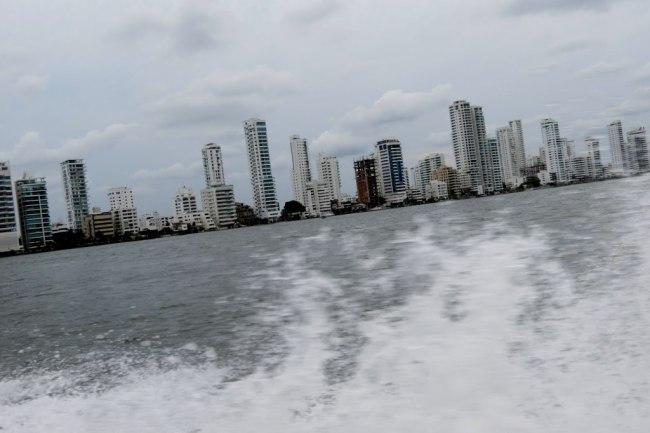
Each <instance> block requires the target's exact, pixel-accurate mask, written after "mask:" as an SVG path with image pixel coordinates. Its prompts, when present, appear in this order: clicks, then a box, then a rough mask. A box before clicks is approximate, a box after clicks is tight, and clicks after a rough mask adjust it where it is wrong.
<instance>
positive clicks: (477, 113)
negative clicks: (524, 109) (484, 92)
mask: <svg viewBox="0 0 650 433" xmlns="http://www.w3.org/2000/svg"><path fill="white" fill-rule="evenodd" d="M449 117H450V121H451V138H452V144H453V150H454V157H455V159H456V169H457V171H458V182H459V186H460V188H461V190H465V191H471V192H472V193H475V194H478V195H483V194H486V193H492V192H498V191H501V190H503V188H504V186H508V185H510V186H512V185H515V184H517V185H518V184H519V183H520V179H521V176H522V174H521V173H522V170H523V169H524V168H525V165H526V151H525V147H524V135H523V131H522V127H521V121H520V120H513V121H510V122H508V126H504V127H501V128H498V129H497V130H496V136H495V137H488V136H487V133H486V129H485V118H484V116H483V108H482V107H478V106H472V105H470V103H469V102H467V101H455V102H454V103H453V104H452V105H451V106H450V107H449Z"/></svg>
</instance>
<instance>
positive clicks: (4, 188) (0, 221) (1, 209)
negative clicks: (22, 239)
mask: <svg viewBox="0 0 650 433" xmlns="http://www.w3.org/2000/svg"><path fill="white" fill-rule="evenodd" d="M18 238H19V235H18V228H17V224H16V211H15V209H14V194H13V187H12V185H11V169H10V168H9V162H6V161H4V162H3V161H0V252H5V251H15V250H18V249H19V248H20V244H19V243H18Z"/></svg>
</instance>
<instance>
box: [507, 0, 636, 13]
mask: <svg viewBox="0 0 650 433" xmlns="http://www.w3.org/2000/svg"><path fill="white" fill-rule="evenodd" d="M623 1H626V0H511V1H510V2H509V3H508V4H507V5H506V7H505V8H504V9H503V12H504V13H505V14H507V15H529V14H537V13H557V12H569V11H580V10H582V11H604V10H607V9H608V8H609V7H611V6H612V5H613V4H615V3H621V2H623Z"/></svg>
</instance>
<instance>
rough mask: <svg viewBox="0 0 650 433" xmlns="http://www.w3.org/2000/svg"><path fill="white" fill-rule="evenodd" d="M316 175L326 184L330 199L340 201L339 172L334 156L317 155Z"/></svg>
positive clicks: (337, 162)
mask: <svg viewBox="0 0 650 433" xmlns="http://www.w3.org/2000/svg"><path fill="white" fill-rule="evenodd" d="M318 177H319V178H320V180H321V181H322V182H325V183H326V184H327V187H328V188H329V191H330V197H331V199H332V200H338V201H341V173H340V172H339V161H338V159H337V158H336V156H330V155H323V154H319V155H318Z"/></svg>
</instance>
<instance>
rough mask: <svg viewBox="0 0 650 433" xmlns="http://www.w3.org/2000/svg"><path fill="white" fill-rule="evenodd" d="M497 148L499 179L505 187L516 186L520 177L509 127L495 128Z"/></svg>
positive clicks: (513, 138) (511, 131)
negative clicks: (500, 178)
mask: <svg viewBox="0 0 650 433" xmlns="http://www.w3.org/2000/svg"><path fill="white" fill-rule="evenodd" d="M497 146H498V149H499V166H500V170H501V177H502V179H503V181H504V182H505V183H506V185H509V186H517V185H515V183H517V180H516V179H517V178H518V177H520V176H521V174H520V170H519V168H518V166H517V161H516V157H515V136H514V132H513V129H512V128H511V127H508V126H505V127H502V128H497Z"/></svg>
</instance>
